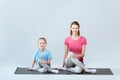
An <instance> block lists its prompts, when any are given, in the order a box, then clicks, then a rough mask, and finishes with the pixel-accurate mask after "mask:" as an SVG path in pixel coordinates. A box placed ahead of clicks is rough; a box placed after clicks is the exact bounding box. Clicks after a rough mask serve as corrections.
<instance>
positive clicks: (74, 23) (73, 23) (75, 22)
mask: <svg viewBox="0 0 120 80" xmlns="http://www.w3.org/2000/svg"><path fill="white" fill-rule="evenodd" d="M72 25H77V26H78V28H80V24H79V23H78V22H77V21H73V22H72V23H71V25H70V28H71V27H72ZM72 34H73V33H72V31H71V30H70V35H71V36H72ZM78 36H80V30H78Z"/></svg>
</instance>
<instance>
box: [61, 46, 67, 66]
mask: <svg viewBox="0 0 120 80" xmlns="http://www.w3.org/2000/svg"><path fill="white" fill-rule="evenodd" d="M67 55H68V46H67V45H65V53H64V58H63V64H62V67H64V62H65V59H66V57H67Z"/></svg>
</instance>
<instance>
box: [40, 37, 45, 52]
mask: <svg viewBox="0 0 120 80" xmlns="http://www.w3.org/2000/svg"><path fill="white" fill-rule="evenodd" d="M45 47H46V42H45V40H43V39H40V40H39V48H40V50H44V49H45Z"/></svg>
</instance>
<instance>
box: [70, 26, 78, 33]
mask: <svg viewBox="0 0 120 80" xmlns="http://www.w3.org/2000/svg"><path fill="white" fill-rule="evenodd" d="M70 29H71V31H72V33H73V34H78V31H79V27H78V25H75V24H73V25H72V26H71V28H70Z"/></svg>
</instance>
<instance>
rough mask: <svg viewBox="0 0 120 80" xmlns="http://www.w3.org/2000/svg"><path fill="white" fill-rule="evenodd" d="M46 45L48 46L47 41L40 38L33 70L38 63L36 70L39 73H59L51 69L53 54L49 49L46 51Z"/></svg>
mask: <svg viewBox="0 0 120 80" xmlns="http://www.w3.org/2000/svg"><path fill="white" fill-rule="evenodd" d="M46 45H47V41H46V39H45V38H44V37H41V38H39V40H38V46H39V49H37V50H36V51H35V52H34V56H33V58H34V59H33V62H32V68H33V67H34V65H35V63H36V65H37V68H36V70H37V71H39V72H53V73H58V70H52V69H51V67H50V65H51V59H52V54H51V52H50V51H49V50H48V49H46Z"/></svg>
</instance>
